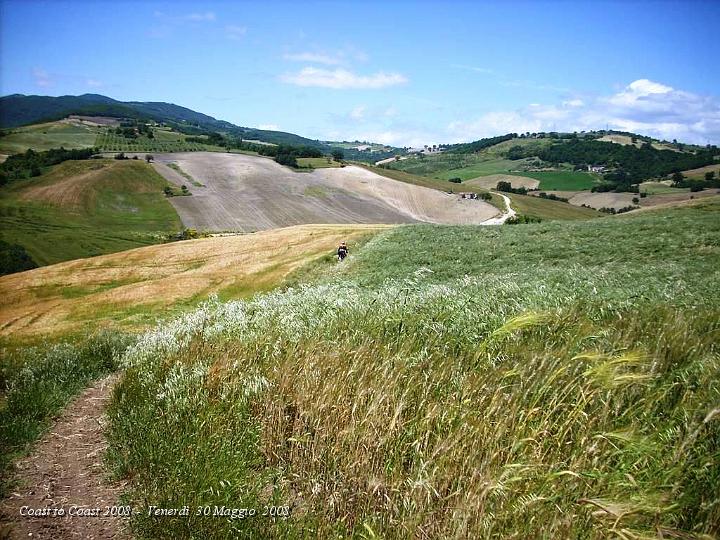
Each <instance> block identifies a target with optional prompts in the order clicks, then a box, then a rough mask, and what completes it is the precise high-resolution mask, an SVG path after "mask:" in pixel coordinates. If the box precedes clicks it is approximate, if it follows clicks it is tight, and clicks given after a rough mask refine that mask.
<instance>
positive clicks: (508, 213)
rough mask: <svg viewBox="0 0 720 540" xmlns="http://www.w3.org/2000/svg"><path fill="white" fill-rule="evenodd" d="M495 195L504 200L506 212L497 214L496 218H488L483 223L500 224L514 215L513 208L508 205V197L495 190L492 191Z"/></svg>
mask: <svg viewBox="0 0 720 540" xmlns="http://www.w3.org/2000/svg"><path fill="white" fill-rule="evenodd" d="M493 193H495V194H496V195H500V196H501V197H502V198H503V200H504V201H505V208H506V209H507V211H506V212H503V214H502V215H501V216H498V217H496V218H492V219H488V220H487V221H486V222H485V223H483V225H502V224H503V223H505V222H506V221H507V220H508V219H510V218H511V217H515V215H516V212H515V210H513V208H512V206H510V203H511V201H510V197H508V196H507V195H503V194H502V193H498V192H497V191H493Z"/></svg>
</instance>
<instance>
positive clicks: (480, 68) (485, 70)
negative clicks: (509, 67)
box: [452, 64, 495, 75]
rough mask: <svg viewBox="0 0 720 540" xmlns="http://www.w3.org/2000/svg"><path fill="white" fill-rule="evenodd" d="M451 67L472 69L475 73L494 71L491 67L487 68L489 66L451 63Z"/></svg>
mask: <svg viewBox="0 0 720 540" xmlns="http://www.w3.org/2000/svg"><path fill="white" fill-rule="evenodd" d="M452 67H454V68H457V69H464V70H466V71H474V72H476V73H485V74H487V75H490V74H492V73H495V72H494V71H493V70H492V69H489V68H484V67H477V66H466V65H464V64H453V65H452Z"/></svg>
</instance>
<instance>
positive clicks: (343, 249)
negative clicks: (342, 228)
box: [337, 242, 350, 261]
mask: <svg viewBox="0 0 720 540" xmlns="http://www.w3.org/2000/svg"><path fill="white" fill-rule="evenodd" d="M348 251H350V250H349V249H348V247H347V244H346V243H345V242H340V245H339V246H338V248H337V256H338V260H339V261H342V260H343V259H344V258H345V257H347V254H348Z"/></svg>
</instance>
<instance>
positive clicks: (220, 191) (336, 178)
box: [155, 152, 498, 232]
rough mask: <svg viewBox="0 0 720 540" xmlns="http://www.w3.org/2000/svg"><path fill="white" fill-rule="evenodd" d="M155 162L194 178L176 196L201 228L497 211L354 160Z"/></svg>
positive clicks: (479, 216) (216, 157)
mask: <svg viewBox="0 0 720 540" xmlns="http://www.w3.org/2000/svg"><path fill="white" fill-rule="evenodd" d="M167 164H174V165H175V166H176V167H178V168H179V170H180V171H182V172H184V173H185V174H186V175H187V176H182V175H181V174H180V173H178V171H177V170H173V169H171V168H169V167H168V166H167ZM155 167H156V170H157V171H158V172H160V173H161V174H162V175H164V176H165V177H166V178H167V179H168V181H170V182H173V183H175V184H178V183H180V184H187V186H188V189H189V190H190V192H191V193H192V194H193V195H192V197H178V198H173V199H171V202H172V204H173V205H174V206H175V208H176V209H177V211H178V214H179V215H180V218H181V219H182V221H183V223H184V224H185V226H187V227H193V228H196V229H199V230H234V231H245V232H251V231H257V230H265V229H272V228H277V227H286V226H290V225H298V224H303V223H412V222H418V221H425V222H430V223H454V224H458V223H466V224H469V223H476V224H479V223H482V222H483V221H486V220H487V219H489V218H492V217H493V216H495V215H497V214H498V211H497V209H496V208H494V207H493V206H491V205H489V204H487V203H485V202H483V201H475V200H465V199H461V198H460V197H459V196H457V195H450V194H448V193H444V192H441V191H438V190H435V189H429V188H425V187H420V186H414V185H411V184H407V183H403V182H398V181H395V180H390V179H385V178H383V177H381V176H379V175H377V174H375V173H373V172H370V171H367V170H365V169H362V168H359V167H353V166H348V167H344V168H326V169H316V170H314V171H312V172H302V173H300V172H294V171H292V170H290V169H288V168H287V167H283V166H281V165H279V164H277V163H275V162H274V161H273V160H270V159H267V158H262V157H257V156H247V155H242V154H222V153H208V152H191V153H179V154H167V155H163V154H160V155H157V156H156V162H155ZM188 177H189V178H191V179H192V181H190V180H188ZM193 183H194V184H195V185H193Z"/></svg>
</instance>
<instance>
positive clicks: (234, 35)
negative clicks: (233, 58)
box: [225, 24, 247, 40]
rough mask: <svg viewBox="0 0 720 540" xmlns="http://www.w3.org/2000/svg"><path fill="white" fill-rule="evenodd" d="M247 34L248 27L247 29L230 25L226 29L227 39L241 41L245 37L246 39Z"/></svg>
mask: <svg viewBox="0 0 720 540" xmlns="http://www.w3.org/2000/svg"><path fill="white" fill-rule="evenodd" d="M246 33H247V27H245V26H238V25H235V24H228V25H227V26H226V27H225V37H227V38H228V39H234V40H240V39H242V38H243V37H245V34H246Z"/></svg>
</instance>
